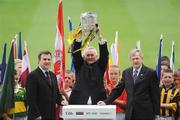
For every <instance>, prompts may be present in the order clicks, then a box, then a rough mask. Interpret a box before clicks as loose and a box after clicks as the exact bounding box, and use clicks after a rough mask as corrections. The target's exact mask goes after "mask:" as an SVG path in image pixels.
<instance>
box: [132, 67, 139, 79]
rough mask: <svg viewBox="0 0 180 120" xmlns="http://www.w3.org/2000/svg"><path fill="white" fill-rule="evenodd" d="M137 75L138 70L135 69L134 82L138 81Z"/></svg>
mask: <svg viewBox="0 0 180 120" xmlns="http://www.w3.org/2000/svg"><path fill="white" fill-rule="evenodd" d="M137 74H138V70H137V69H135V70H134V74H133V80H134V81H136V79H137V77H138V76H137Z"/></svg>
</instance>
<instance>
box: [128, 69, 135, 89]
mask: <svg viewBox="0 0 180 120" xmlns="http://www.w3.org/2000/svg"><path fill="white" fill-rule="evenodd" d="M128 78H129V84H130V87H131V88H133V86H134V80H133V68H132V67H131V68H129V70H128Z"/></svg>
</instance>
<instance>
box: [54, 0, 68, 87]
mask: <svg viewBox="0 0 180 120" xmlns="http://www.w3.org/2000/svg"><path fill="white" fill-rule="evenodd" d="M62 7H63V6H62V0H60V4H59V9H58V18H57V25H56V39H55V50H54V73H55V74H56V76H57V79H58V82H59V85H60V87H63V81H64V77H65V46H64V23H63V9H62Z"/></svg>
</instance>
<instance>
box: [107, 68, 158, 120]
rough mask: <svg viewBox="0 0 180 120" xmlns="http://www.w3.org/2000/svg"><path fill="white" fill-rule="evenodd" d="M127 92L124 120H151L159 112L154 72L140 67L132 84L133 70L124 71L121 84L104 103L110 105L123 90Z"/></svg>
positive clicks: (156, 80)
mask: <svg viewBox="0 0 180 120" xmlns="http://www.w3.org/2000/svg"><path fill="white" fill-rule="evenodd" d="M124 88H125V89H126V92H127V109H126V110H127V111H126V119H127V120H131V119H132V117H133V118H134V119H136V120H153V119H154V117H155V115H159V112H160V89H159V85H158V79H157V76H156V73H155V71H153V70H151V69H150V68H148V67H146V66H144V65H142V68H141V71H140V73H139V75H138V78H137V79H136V82H135V83H134V80H133V68H132V67H131V68H128V69H126V70H125V71H124V72H123V74H122V80H121V82H120V83H119V84H118V85H117V86H116V88H114V89H113V90H112V92H111V94H110V96H109V97H108V98H107V99H106V100H105V101H104V102H105V103H106V104H110V103H112V102H113V101H114V100H115V99H116V98H117V97H118V96H119V95H121V93H122V91H123V89H124Z"/></svg>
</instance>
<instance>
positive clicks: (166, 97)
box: [160, 85, 179, 117]
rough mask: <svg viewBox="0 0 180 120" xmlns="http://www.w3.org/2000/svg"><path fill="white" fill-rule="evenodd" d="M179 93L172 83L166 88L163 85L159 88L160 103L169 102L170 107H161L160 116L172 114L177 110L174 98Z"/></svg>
mask: <svg viewBox="0 0 180 120" xmlns="http://www.w3.org/2000/svg"><path fill="white" fill-rule="evenodd" d="M178 94H179V90H178V89H176V88H175V87H174V86H173V85H172V86H171V87H170V88H169V89H167V88H166V87H165V86H164V85H163V86H162V88H161V103H165V104H170V105H171V109H167V108H161V109H160V115H161V116H166V117H170V116H174V114H175V112H176V111H177V104H176V101H175V100H174V98H175V97H176V96H177V95H178Z"/></svg>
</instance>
